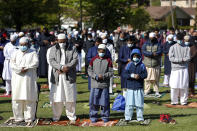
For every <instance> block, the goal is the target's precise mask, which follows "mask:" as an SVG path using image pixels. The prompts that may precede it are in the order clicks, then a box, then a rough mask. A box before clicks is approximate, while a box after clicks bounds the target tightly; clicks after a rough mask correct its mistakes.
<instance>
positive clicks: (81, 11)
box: [80, 0, 83, 31]
mask: <svg viewBox="0 0 197 131" xmlns="http://www.w3.org/2000/svg"><path fill="white" fill-rule="evenodd" d="M82 16H83V14H82V0H80V30H81V31H82V29H83V27H82V26H83V25H82V23H83V22H82V21H83V19H82Z"/></svg>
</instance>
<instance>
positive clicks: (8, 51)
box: [2, 35, 17, 97]
mask: <svg viewBox="0 0 197 131" xmlns="http://www.w3.org/2000/svg"><path fill="white" fill-rule="evenodd" d="M16 40H17V36H16V35H11V36H10V42H9V43H7V44H6V45H5V47H4V50H3V54H4V56H5V61H4V67H3V74H2V77H3V79H4V80H5V81H6V93H5V94H4V95H5V96H8V97H10V96H11V89H12V88H11V79H12V70H11V67H10V58H11V56H12V54H13V53H14V52H15V51H16V50H17V49H16V46H15V44H16Z"/></svg>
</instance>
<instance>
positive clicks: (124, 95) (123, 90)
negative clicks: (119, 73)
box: [122, 88, 127, 98]
mask: <svg viewBox="0 0 197 131" xmlns="http://www.w3.org/2000/svg"><path fill="white" fill-rule="evenodd" d="M122 92H123V93H122V95H123V97H124V98H126V96H127V89H126V88H123V89H122Z"/></svg>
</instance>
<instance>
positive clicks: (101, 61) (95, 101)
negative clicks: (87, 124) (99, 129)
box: [88, 44, 113, 123]
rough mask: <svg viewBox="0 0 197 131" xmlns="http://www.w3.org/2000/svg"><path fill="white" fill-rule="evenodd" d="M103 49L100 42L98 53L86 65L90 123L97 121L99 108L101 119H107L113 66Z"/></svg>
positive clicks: (106, 120)
mask: <svg viewBox="0 0 197 131" xmlns="http://www.w3.org/2000/svg"><path fill="white" fill-rule="evenodd" d="M105 51H106V46H105V44H100V45H99V46H98V55H97V56H95V57H94V58H92V60H91V61H90V65H89V67H88V75H89V76H90V77H91V91H90V98H89V105H90V120H91V122H92V123H95V122H97V120H98V112H99V109H100V108H101V118H102V120H103V121H104V122H108V121H109V115H110V101H109V100H110V99H109V86H110V78H111V77H112V76H113V66H112V61H111V59H110V58H109V57H107V56H106V55H105Z"/></svg>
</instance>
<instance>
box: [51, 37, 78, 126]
mask: <svg viewBox="0 0 197 131" xmlns="http://www.w3.org/2000/svg"><path fill="white" fill-rule="evenodd" d="M49 62H50V65H51V66H52V67H53V69H52V73H51V79H50V80H51V82H52V83H53V84H55V86H54V88H51V90H50V101H51V102H52V110H53V121H59V119H60V116H61V114H62V109H63V106H64V104H65V106H66V115H67V117H68V118H69V120H70V124H74V123H75V121H76V115H75V108H76V94H77V93H76V92H77V91H76V65H77V63H78V53H77V50H76V48H75V47H74V46H73V45H72V44H69V43H68V42H66V36H65V34H59V35H58V44H56V45H55V46H53V47H51V51H50V54H49Z"/></svg>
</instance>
